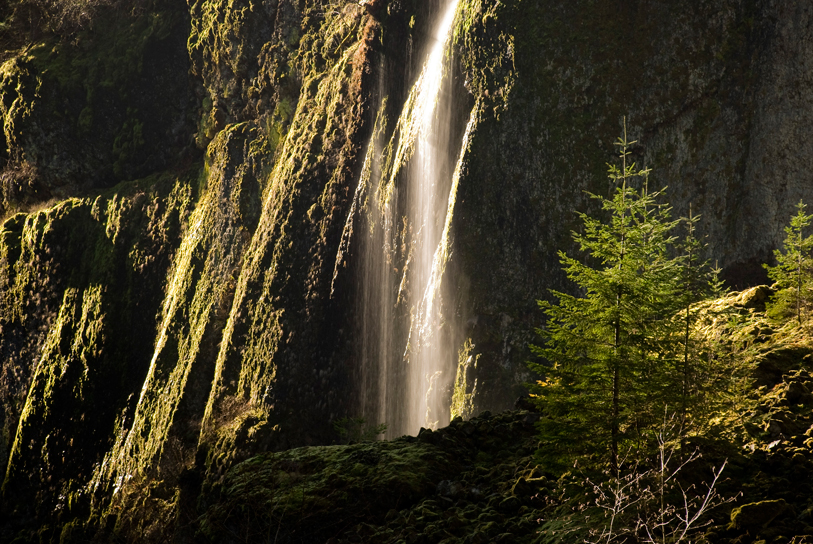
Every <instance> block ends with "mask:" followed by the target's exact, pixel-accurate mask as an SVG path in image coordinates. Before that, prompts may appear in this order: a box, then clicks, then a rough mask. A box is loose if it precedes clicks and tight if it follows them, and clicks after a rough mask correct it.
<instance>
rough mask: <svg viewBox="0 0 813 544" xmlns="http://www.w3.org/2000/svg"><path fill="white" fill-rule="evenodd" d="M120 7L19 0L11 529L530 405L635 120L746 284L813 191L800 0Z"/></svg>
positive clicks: (147, 503)
mask: <svg viewBox="0 0 813 544" xmlns="http://www.w3.org/2000/svg"><path fill="white" fill-rule="evenodd" d="M110 4H111V5H109V6H108V5H106V4H104V5H103V3H101V2H99V3H93V2H91V3H89V4H88V6H90V7H94V9H91V10H89V11H88V12H87V15H86V16H81V17H80V16H75V17H78V18H76V19H71V18H70V17H68V18H67V19H64V21H68V23H70V22H71V21H73V22H72V23H71V24H68V23H65V22H62V23H60V22H59V21H63V19H59V20H57V18H58V17H67V16H66V15H65V14H64V13H62V12H59V10H56V11H54V10H51V11H48V10H45V11H43V12H41V13H40V12H36V13H38V15H37V16H38V17H39V18H40V19H38V20H40V21H41V24H40V25H39V26H38V27H37V29H36V32H33V31H32V30H31V27H30V24H29V23H30V21H31V20H32V19H31V17H30V14H31V13H35V12H33V11H30V9H29V8H31V9H34V8H33V7H32V6H33V4H31V5H29V4H28V3H24V4H19V5H18V3H15V2H11V3H9V5H8V6H6V5H5V4H4V5H3V7H1V8H0V16H2V17H3V18H4V20H5V21H7V23H8V24H7V25H6V26H4V27H3V28H4V30H3V32H6V33H7V34H6V36H7V38H8V40H7V41H6V42H3V43H8V44H11V45H9V46H7V47H8V50H7V51H5V52H4V53H3V57H2V59H3V62H4V64H3V65H2V69H1V70H0V72H1V73H0V86H1V87H0V88H2V89H3V91H2V97H1V99H0V113H2V119H3V127H4V131H3V136H2V141H0V143H2V144H3V145H2V146H0V148H2V149H0V160H2V167H3V171H2V173H0V186H2V195H0V196H2V201H1V202H0V213H2V214H3V223H2V229H0V365H2V374H0V388H2V389H0V424H2V436H0V461H1V462H2V463H3V466H4V482H5V483H4V488H3V511H2V512H3V514H2V515H3V516H4V517H3V520H2V523H3V529H2V531H3V532H2V533H0V540H5V538H6V537H7V536H8V537H9V540H10V539H11V538H12V537H13V536H15V535H18V534H20V535H23V536H24V537H25V538H29V539H34V536H33V535H34V534H35V533H37V531H39V533H41V534H46V533H47V535H50V536H46V537H43V538H45V539H46V540H49V539H50V540H51V541H58V540H59V539H60V535H62V534H63V533H64V534H65V535H66V536H65V539H69V538H75V539H77V540H79V541H81V539H89V538H91V537H94V535H95V538H97V539H99V540H100V541H106V540H110V539H111V538H112V536H111V535H118V536H120V537H121V538H125V539H133V538H135V537H134V536H133V535H137V534H138V535H147V537H148V538H149V539H152V540H154V541H165V540H167V539H171V538H181V536H178V535H182V534H183V531H181V530H180V529H179V530H178V531H176V530H175V528H174V527H175V526H174V525H173V524H174V523H175V522H174V521H173V520H177V519H186V518H188V517H190V516H191V517H194V516H195V515H196V514H195V508H196V506H195V504H196V503H195V497H196V496H197V495H196V493H197V492H198V491H199V490H200V489H201V487H202V486H203V487H206V486H212V485H214V484H215V483H216V482H218V481H219V479H220V478H221V476H222V475H223V474H225V471H226V470H227V469H228V468H229V467H231V466H233V465H234V464H235V463H236V462H238V461H242V460H244V459H246V458H248V457H250V456H251V455H253V454H255V453H257V452H260V451H266V450H283V449H286V448H289V447H292V446H298V445H307V444H324V443H330V442H332V441H334V440H337V439H338V437H339V436H338V434H337V433H336V431H335V429H334V425H333V423H334V422H336V421H337V420H341V419H342V418H360V417H361V418H364V419H365V420H366V421H365V423H364V424H361V431H362V432H363V431H364V427H365V426H375V425H377V424H379V423H386V424H388V425H389V426H390V430H389V431H388V432H389V435H390V436H393V437H394V436H396V435H399V434H403V433H413V434H414V433H417V431H418V430H419V429H420V427H431V426H433V425H434V424H437V425H443V424H444V423H445V422H448V421H449V419H450V418H451V417H452V416H453V415H462V416H464V417H468V416H470V415H471V414H473V413H477V412H479V411H480V410H483V409H491V410H499V409H503V408H506V407H509V406H511V405H512V404H513V402H514V399H515V398H516V397H517V396H518V395H520V394H522V393H523V387H522V383H523V382H524V381H527V380H528V379H530V376H529V375H528V374H527V371H526V369H525V365H524V361H525V360H527V359H528V358H529V357H530V353H529V350H528V344H529V343H530V342H532V341H533V339H534V336H533V328H534V327H535V326H538V325H539V324H540V315H539V313H538V311H537V310H536V305H535V300H536V299H539V298H546V297H548V296H549V294H548V290H549V289H551V288H555V289H568V288H569V286H568V285H567V284H566V283H565V281H564V278H563V275H562V273H561V272H560V270H559V265H558V257H557V255H556V251H557V250H558V249H560V248H565V249H568V250H569V248H570V244H571V243H570V235H569V233H570V231H571V230H572V229H574V228H578V220H577V218H576V216H575V214H574V210H582V211H595V209H594V203H593V202H592V201H591V199H590V197H589V195H588V193H587V192H592V193H596V194H602V195H606V194H608V193H609V191H610V190H611V187H610V186H609V184H608V182H607V178H606V175H605V173H606V163H607V162H609V161H612V160H613V156H614V154H615V151H616V149H615V148H614V145H613V143H614V141H615V139H616V138H617V137H618V136H619V135H620V133H621V126H622V119H623V118H624V117H626V119H627V126H628V128H629V131H630V135H631V139H635V140H638V141H639V143H638V144H637V145H636V146H635V147H634V159H635V160H636V161H638V162H639V163H641V164H642V165H646V166H649V167H652V168H653V169H654V170H653V175H652V176H651V178H650V183H651V184H652V185H653V186H654V187H655V188H660V187H663V186H668V190H667V194H668V198H669V200H670V201H671V203H672V206H673V208H674V215H676V216H679V215H682V214H686V213H687V212H688V210H689V207H690V206H691V209H692V211H693V212H694V213H700V214H701V221H700V229H701V231H702V232H704V233H705V234H707V235H708V244H709V245H708V257H709V259H711V260H712V261H714V262H717V263H718V264H719V265H720V266H721V267H723V269H724V270H725V275H726V277H728V278H729V279H730V280H731V281H732V282H733V283H736V284H739V285H744V284H747V283H748V282H751V281H754V282H756V281H758V280H760V279H761V277H760V273H761V269H760V268H759V263H761V262H762V261H763V260H765V259H767V258H768V257H769V255H770V251H771V250H772V249H773V248H774V247H776V246H777V245H778V244H779V243H780V241H781V239H782V237H783V233H782V228H783V226H784V224H785V223H786V221H787V219H788V218H789V217H790V215H791V213H792V209H793V206H794V205H795V204H796V203H797V202H798V201H799V199H805V200H806V201H808V202H813V183H811V181H813V180H811V179H809V178H810V176H811V172H813V164H811V161H813V149H809V148H810V147H811V146H813V143H811V142H812V141H811V139H810V138H807V137H806V131H807V127H809V126H811V121H813V119H811V117H813V103H812V102H813V92H811V91H813V89H811V77H813V76H811V74H812V73H813V70H812V69H811V64H812V63H813V36H812V35H811V30H810V28H813V27H811V25H810V24H809V22H810V20H811V17H813V8H811V7H808V6H807V5H806V4H804V3H801V2H799V3H795V4H794V3H787V2H768V1H766V2H750V1H734V0H731V1H726V2H713V3H711V2H707V3H697V2H689V1H685V2H665V1H664V2H647V3H638V4H634V3H633V4H627V5H624V6H620V7H619V6H618V3H617V2H610V1H606V2H594V1H589V2H588V1H587V0H585V1H576V2H544V3H542V2H528V1H522V2H520V1H508V2H505V1H504V2H482V1H479V0H459V2H453V1H447V0H431V1H427V0H409V1H408V0H389V1H387V0H375V1H371V2H361V3H357V2H348V1H340V0H323V1H321V2H303V1H295V0H264V1H248V0H246V1H235V2H230V3H223V2H216V1H214V0H199V1H197V2H190V3H188V4H185V3H183V2H180V3H178V2H175V3H171V4H166V5H165V4H163V3H162V4H161V5H158V3H156V4H152V3H149V2H139V3H135V2H130V3H128V2H126V1H125V0H119V1H118V2H112V3H110ZM167 6H169V7H167ZM49 9H50V8H49ZM26 10H28V11H26ZM94 10H95V11H94ZM26 14H28V15H26ZM26 17H27V18H26ZM83 17H90V19H87V18H83ZM93 17H96V19H93ZM26 21H28V22H29V23H26ZM444 21H445V23H444ZM26 24H28V25H29V26H26ZM184 44H186V47H185V48H184ZM433 59H435V60H433ZM430 72H431V74H433V75H431V77H430V76H426V74H429V73H430ZM422 74H424V79H423V81H424V83H421V81H422V79H421V78H422ZM429 79H432V83H431V84H429V83H428V80H429ZM123 180H125V181H123ZM133 180H135V181H133ZM346 424H347V422H346V421H345V428H346ZM340 428H341V426H340ZM207 489H209V488H208V487H207ZM31 505H37V507H36V508H32V507H31ZM119 512H124V514H121V515H120V514H119ZM179 513H180V514H179ZM184 516H186V517H184ZM43 527H44V528H46V529H42V528H43ZM71 535H74V536H71ZM173 535H174V536H173ZM147 537H145V538H147ZM36 538H39V537H36ZM66 541H70V540H66Z"/></svg>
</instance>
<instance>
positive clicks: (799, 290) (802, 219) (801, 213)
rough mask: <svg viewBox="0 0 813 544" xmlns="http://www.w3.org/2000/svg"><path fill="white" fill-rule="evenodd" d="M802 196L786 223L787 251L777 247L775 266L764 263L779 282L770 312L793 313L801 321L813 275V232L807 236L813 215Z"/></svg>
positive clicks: (782, 314)
mask: <svg viewBox="0 0 813 544" xmlns="http://www.w3.org/2000/svg"><path fill="white" fill-rule="evenodd" d="M805 207H806V206H805V204H804V202H802V201H801V200H800V201H799V203H798V204H797V205H796V210H797V212H796V215H794V216H793V217H792V218H791V220H790V225H789V226H787V227H785V235H786V236H785V242H784V251H780V250H778V249H777V250H775V251H774V257H775V258H776V263H777V264H776V266H769V265H764V266H765V268H766V270H767V271H768V277H769V278H771V279H772V280H773V281H774V282H776V284H777V287H778V292H777V294H776V295H775V296H774V299H773V301H772V304H770V306H769V308H768V313H769V315H771V316H772V317H774V318H781V317H785V316H789V315H794V316H795V317H796V320H797V322H798V324H799V325H801V324H802V321H803V319H802V317H803V314H806V307H807V305H808V304H809V302H810V291H811V285H810V284H811V278H813V256H812V255H811V253H812V252H813V235H809V236H805V231H806V230H807V228H808V227H809V226H810V222H811V219H813V216H811V215H808V214H806V213H805Z"/></svg>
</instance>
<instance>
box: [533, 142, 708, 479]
mask: <svg viewBox="0 0 813 544" xmlns="http://www.w3.org/2000/svg"><path fill="white" fill-rule="evenodd" d="M634 143H635V142H629V141H628V140H627V137H626V127H625V131H624V136H623V137H622V138H619V140H618V142H617V145H618V146H619V148H620V154H619V157H620V162H621V166H620V168H619V167H617V166H610V169H609V177H610V179H611V180H612V181H613V182H614V183H615V184H616V189H615V191H614V193H613V195H612V197H611V198H609V199H607V198H602V197H598V196H595V195H591V196H592V197H593V198H596V199H598V200H599V201H600V202H601V207H602V210H603V211H604V212H605V213H607V214H609V220H608V221H606V222H602V221H600V220H598V219H595V218H593V217H590V216H588V215H586V214H579V216H580V218H581V220H582V221H583V223H584V228H583V233H582V234H577V233H574V234H573V238H574V240H575V242H576V244H577V245H578V246H579V248H580V249H581V251H583V252H585V253H587V256H588V259H586V261H581V260H578V259H576V258H573V257H570V256H568V255H566V254H565V253H563V252H560V253H559V257H560V261H561V263H562V266H563V269H564V271H565V273H566V275H567V277H568V279H570V280H571V281H573V282H574V283H575V284H576V285H577V286H578V287H579V289H580V291H581V294H580V295H578V296H574V295H570V294H568V293H563V292H559V291H553V295H554V296H555V297H556V299H558V300H557V302H556V303H550V302H545V301H540V302H539V305H540V307H541V308H542V309H543V310H544V312H545V315H546V318H547V321H546V325H545V328H544V329H540V330H538V331H537V332H538V333H539V335H540V336H541V337H542V339H543V340H544V343H543V344H542V345H540V346H531V349H532V351H533V352H534V353H535V354H536V355H538V356H539V357H540V358H541V359H542V360H543V361H544V362H542V363H532V364H531V365H530V366H531V368H532V369H533V370H535V371H537V372H538V373H539V374H542V375H544V376H545V379H544V380H541V381H539V382H537V384H536V385H535V386H533V387H532V389H533V392H534V394H535V396H536V399H537V402H538V403H539V404H540V407H541V408H542V411H543V413H544V414H545V416H546V417H544V418H543V419H542V420H541V421H540V424H539V425H540V429H541V431H542V438H543V442H544V445H543V448H542V449H541V450H540V453H541V454H542V455H543V457H545V458H546V459H547V461H548V462H549V463H550V464H554V465H555V464H559V465H560V466H562V465H563V464H564V463H567V464H569V463H572V462H573V460H574V458H582V459H586V458H589V457H593V458H595V459H596V460H597V461H599V462H600V461H601V460H602V458H604V455H606V454H605V453H604V452H608V453H609V464H610V467H611V471H612V472H613V473H617V470H618V463H619V451H621V449H622V448H623V449H627V448H629V447H633V448H638V449H641V448H646V442H647V436H646V433H647V430H648V429H650V428H652V427H653V426H656V425H657V424H658V422H659V421H660V417H661V416H662V414H663V410H664V406H665V405H667V404H669V405H670V406H674V405H675V401H676V400H677V404H678V405H679V406H680V409H681V411H682V414H681V415H682V416H683V419H685V417H686V413H687V412H688V411H689V407H690V404H691V397H692V394H693V391H695V390H696V389H697V384H696V383H695V381H694V380H695V376H696V375H697V374H698V373H697V372H695V371H694V369H695V366H696V365H697V364H698V361H699V358H698V357H696V351H697V350H696V349H695V348H694V347H693V346H692V345H691V334H690V332H691V327H692V325H693V321H694V319H695V317H696V309H695V308H694V304H695V303H696V302H697V301H699V300H702V299H703V298H706V296H707V295H708V291H709V282H708V277H707V275H704V273H702V272H701V271H702V270H704V268H707V267H706V265H705V263H704V262H701V261H700V257H699V255H700V253H701V252H702V249H703V247H702V244H700V242H699V241H697V240H696V238H695V237H694V229H695V223H696V221H697V218H696V217H694V216H692V215H691V214H690V216H689V218H688V219H686V220H685V221H686V223H687V224H688V226H689V228H688V230H689V235H688V236H687V237H686V238H685V239H683V240H682V241H680V242H679V243H678V240H677V239H676V238H675V237H674V236H673V235H672V233H673V232H674V231H675V230H676V227H677V225H678V224H679V223H680V222H681V221H675V220H672V219H671V218H670V211H671V210H670V208H669V207H668V206H666V205H663V204H659V203H658V199H659V198H660V197H661V195H662V193H661V192H653V193H650V192H649V191H648V186H647V185H648V183H647V181H646V180H647V175H648V173H649V170H646V169H644V170H640V169H637V168H636V165H635V164H628V157H629V148H630V146H631V145H633V144H634ZM636 179H640V180H642V182H641V183H640V185H641V188H640V189H636V188H634V187H633V181H634V180H636ZM698 278H701V279H698ZM681 312H683V313H681ZM676 395H677V397H678V399H675V396H676ZM604 459H606V458H604Z"/></svg>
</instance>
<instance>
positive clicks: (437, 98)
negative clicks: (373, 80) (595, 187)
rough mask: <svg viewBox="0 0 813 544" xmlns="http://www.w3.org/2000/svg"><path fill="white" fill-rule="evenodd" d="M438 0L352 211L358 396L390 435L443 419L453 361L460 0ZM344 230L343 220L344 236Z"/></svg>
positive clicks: (373, 147) (381, 120) (381, 124)
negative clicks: (355, 218)
mask: <svg viewBox="0 0 813 544" xmlns="http://www.w3.org/2000/svg"><path fill="white" fill-rule="evenodd" d="M443 4H444V5H443V6H442V9H441V13H440V14H439V17H438V22H437V24H436V26H435V28H434V32H433V33H432V35H431V37H430V43H429V46H428V52H427V53H426V60H425V62H424V64H423V68H422V70H421V73H420V75H419V76H418V78H417V80H416V82H415V84H414V85H413V87H412V89H411V91H410V93H409V95H408V97H407V99H406V102H405V104H404V106H403V108H402V110H401V115H400V116H399V118H398V121H397V124H396V126H395V127H394V128H393V129H392V130H390V131H389V132H388V130H387V126H386V125H387V121H386V114H385V112H386V110H387V106H386V99H385V100H383V105H382V108H381V112H380V113H379V116H378V121H377V122H376V127H375V130H374V135H373V137H372V139H371V141H370V143H369V145H368V149H367V154H366V157H365V162H364V167H363V171H362V175H361V179H360V182H359V186H358V189H357V191H356V196H355V200H354V203H353V209H352V211H351V215H355V214H360V215H362V216H364V217H365V221H364V224H365V225H366V227H367V228H365V229H364V232H361V233H358V234H354V236H358V237H359V238H361V239H362V240H360V241H359V242H358V243H359V244H360V245H361V246H362V247H363V250H362V251H361V253H362V255H361V257H360V266H359V270H358V272H357V280H358V293H359V295H358V301H357V303H358V307H359V311H358V312H357V314H358V320H359V324H358V335H357V343H358V352H359V355H358V356H359V359H360V363H359V365H358V366H359V375H358V376H357V378H356V381H357V390H358V395H359V397H360V398H359V399H358V403H359V405H360V407H361V411H362V414H363V416H364V418H365V419H366V421H367V423H368V424H374V423H375V424H378V423H386V424H387V426H388V436H390V437H394V436H399V435H401V434H407V433H408V434H415V433H417V431H418V430H419V429H420V428H421V427H430V428H432V427H437V426H439V425H444V424H446V423H448V420H449V405H450V400H451V386H452V382H453V380H454V374H455V370H456V365H457V343H459V339H457V338H456V337H455V334H454V329H455V326H454V323H453V319H452V316H451V315H449V314H450V312H449V311H448V310H449V301H448V300H444V292H446V291H447V290H448V289H449V287H450V285H451V284H452V283H453V280H452V281H450V279H449V278H445V279H444V270H445V266H446V262H447V260H448V258H449V223H450V218H451V213H452V211H453V204H454V196H455V192H456V187H457V185H456V181H455V180H456V172H457V168H456V166H457V162H458V161H456V159H457V157H458V155H459V150H460V149H461V138H460V136H461V134H460V130H459V128H460V127H457V126H455V125H456V124H455V122H454V115H453V113H454V111H455V104H454V100H453V99H454V97H453V94H454V93H452V92H451V89H452V85H451V83H450V81H449V80H450V78H449V77H448V76H449V74H450V71H451V70H450V68H451V55H450V49H451V35H452V30H453V24H454V21H455V16H456V13H457V6H458V4H459V0H449V1H447V2H444V3H443ZM457 124H460V123H457ZM386 134H390V135H391V136H390V138H389V140H387V138H386ZM463 140H465V138H463ZM350 230H352V227H351V225H350V221H348V226H347V227H346V229H345V234H346V238H349V235H350ZM337 262H338V261H337Z"/></svg>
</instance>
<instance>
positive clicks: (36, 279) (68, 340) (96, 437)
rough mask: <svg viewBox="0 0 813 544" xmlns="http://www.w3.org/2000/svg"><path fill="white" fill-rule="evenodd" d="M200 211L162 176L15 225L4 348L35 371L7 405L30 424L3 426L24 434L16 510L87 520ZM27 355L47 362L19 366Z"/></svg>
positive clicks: (17, 459) (7, 248) (14, 474)
mask: <svg viewBox="0 0 813 544" xmlns="http://www.w3.org/2000/svg"><path fill="white" fill-rule="evenodd" d="M190 203H191V198H190V191H189V184H188V182H187V181H186V180H178V179H175V178H172V177H170V176H156V177H153V178H150V179H146V180H139V181H135V182H130V183H127V184H122V185H120V186H118V187H116V188H114V189H111V190H110V191H109V192H107V193H106V194H104V195H99V196H97V197H92V198H85V199H69V200H66V201H62V202H59V203H57V204H55V205H53V206H52V207H50V208H46V209H43V210H40V211H37V212H33V213H30V214H27V215H26V214H18V215H16V216H14V217H12V218H11V219H9V220H7V221H6V222H5V223H4V227H3V229H2V230H0V233H2V235H0V255H4V256H5V257H6V264H5V265H4V266H3V267H0V282H2V292H3V297H0V324H1V325H2V333H3V334H2V335H0V345H2V347H3V349H7V350H13V351H12V352H13V353H15V355H16V356H17V357H19V361H18V360H17V359H16V358H13V359H11V360H9V361H6V365H7V366H6V368H7V369H8V370H11V371H12V372H19V370H18V368H19V369H26V368H30V370H29V372H32V371H33V372H32V374H29V377H28V379H27V380H25V381H23V382H22V383H24V384H30V386H27V390H26V391H25V392H24V394H23V395H21V396H18V392H16V391H6V393H7V395H4V397H3V409H4V410H3V412H2V413H3V415H4V417H5V418H9V417H13V416H14V408H13V407H14V403H15V402H18V401H20V400H22V399H24V404H22V405H21V408H22V410H21V412H20V415H19V418H18V422H17V421H13V422H9V421H8V420H6V421H4V422H3V432H4V433H5V432H6V431H7V430H9V429H11V430H12V431H13V433H14V443H13V446H12V449H11V452H10V456H9V462H8V465H7V471H6V473H5V479H4V484H3V490H4V491H3V494H4V501H5V504H6V505H8V507H9V508H11V509H12V510H15V511H16V510H17V509H20V508H22V509H23V510H25V511H26V512H29V511H30V505H31V504H36V505H37V507H36V514H37V515H40V516H42V515H50V514H49V512H52V511H53V510H54V509H57V510H58V511H64V512H66V515H68V514H67V513H72V514H71V515H81V513H82V512H83V511H85V509H86V508H87V507H88V496H87V495H86V494H85V487H86V486H87V485H88V482H89V481H90V479H91V476H92V471H93V463H94V459H95V458H96V456H97V455H99V454H100V453H101V452H102V451H104V449H105V448H107V447H108V444H109V441H110V440H111V439H112V438H113V437H114V436H115V432H116V425H117V424H116V415H117V414H118V413H119V412H120V411H122V410H123V409H126V406H127V404H128V397H130V395H132V394H133V393H134V392H135V391H134V390H137V389H140V386H139V385H137V384H139V382H140V381H141V380H142V379H143V373H144V372H145V371H146V368H145V367H146V366H147V365H148V363H149V351H148V350H149V346H148V345H145V343H144V342H143V338H145V337H149V335H150V334H151V333H152V331H153V327H154V323H153V321H152V317H151V316H152V315H153V312H154V310H155V309H157V306H158V298H157V297H156V296H155V293H156V292H160V286H161V283H162V280H163V277H164V275H165V273H166V268H167V265H168V260H169V259H168V254H170V253H171V252H172V251H173V247H174V246H176V245H177V243H178V242H177V240H178V237H179V231H180V230H181V226H182V224H183V222H184V220H185V214H186V213H188V208H189V205H190ZM15 245H19V247H18V248H16V249H15ZM10 257H11V258H10ZM11 259H13V262H9V261H11ZM150 308H152V311H150ZM145 310H146V312H145ZM43 322H44V323H47V325H43ZM120 330H128V331H130V333H131V334H127V335H122V334H119V333H115V331H120ZM19 334H24V335H25V336H23V337H22V338H25V342H24V343H19V341H18V340H15V338H17V337H18V335H19ZM15 342H17V343H15ZM27 357H31V360H36V361H37V365H36V366H34V367H30V365H22V364H21V365H20V366H19V367H16V366H14V365H17V364H20V363H26V362H28V360H29V359H27ZM34 357H36V359H34ZM30 445H35V447H33V449H32V448H29V447H28V446H30ZM48 482H51V483H48ZM21 511H22V510H21ZM27 515H28V514H27ZM43 519H44V518H43Z"/></svg>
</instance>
